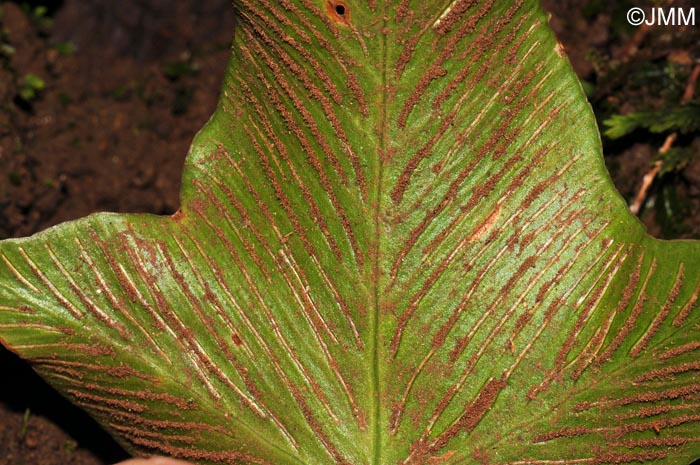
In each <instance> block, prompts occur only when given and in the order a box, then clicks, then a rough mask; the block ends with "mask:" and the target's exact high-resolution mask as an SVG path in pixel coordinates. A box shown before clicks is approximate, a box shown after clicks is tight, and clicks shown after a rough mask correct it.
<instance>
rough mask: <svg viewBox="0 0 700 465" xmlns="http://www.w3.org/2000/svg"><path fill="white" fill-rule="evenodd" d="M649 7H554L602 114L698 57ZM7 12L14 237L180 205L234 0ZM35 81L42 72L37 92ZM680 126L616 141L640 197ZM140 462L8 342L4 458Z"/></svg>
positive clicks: (656, 223)
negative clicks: (637, 20) (637, 15)
mask: <svg viewBox="0 0 700 465" xmlns="http://www.w3.org/2000/svg"><path fill="white" fill-rule="evenodd" d="M643 3H644V2H635V3H632V2H627V1H624V0H619V1H614V0H611V1H608V0H606V1H602V0H579V1H574V0H545V1H544V6H545V9H546V10H547V11H549V12H551V13H552V19H551V21H550V22H551V24H552V27H553V28H554V29H555V32H556V33H557V35H558V37H559V39H560V40H561V41H562V43H563V45H564V47H565V49H566V50H567V52H568V53H569V55H570V58H571V61H572V64H573V66H574V68H575V69H576V71H577V73H578V74H579V76H580V78H581V79H582V80H583V81H584V82H585V83H586V84H585V87H586V89H587V91H588V93H589V96H590V100H591V102H592V105H593V107H594V110H595V112H596V115H597V116H598V117H599V119H600V120H603V119H605V118H606V117H608V116H610V115H611V114H614V113H628V112H630V111H641V110H649V109H652V110H653V109H659V108H664V107H667V106H669V105H671V106H672V105H675V104H677V103H678V102H679V99H680V95H681V94H682V92H683V90H684V88H685V86H686V83H687V82H688V77H689V76H690V74H691V71H692V69H693V67H694V66H696V65H697V64H698V59H699V58H700V25H699V26H696V27H694V28H693V27H686V28H683V27H664V26H654V27H651V28H646V29H644V30H642V31H640V28H633V27H631V26H629V25H628V24H627V23H626V20H625V14H626V11H627V9H628V8H630V7H632V6H645V5H644V4H643ZM673 5H674V6H685V7H686V8H688V7H690V6H692V4H691V2H685V3H684V2H683V1H676V2H674V4H673ZM0 8H1V14H0V23H1V27H0V239H2V238H7V237H21V236H27V235H30V234H33V233H35V232H37V231H39V230H42V229H45V228H47V227H49V226H51V225H54V224H57V223H60V222H62V221H66V220H70V219H75V218H80V217H82V216H85V215H87V214H89V213H91V212H95V211H105V210H107V211H116V212H151V213H159V214H170V213H173V212H174V211H175V210H176V209H177V206H178V192H179V187H180V176H181V170H182V164H183V161H184V157H185V155H186V153H187V149H188V147H189V144H190V142H191V139H192V136H193V135H194V133H195V132H196V131H197V130H198V129H199V128H200V127H201V126H202V125H203V124H204V123H205V122H206V121H207V119H208V118H209V116H210V115H211V113H212V112H213V110H214V108H215V105H216V100H217V97H218V92H219V86H220V82H221V80H222V78H223V72H224V68H225V65H226V61H227V57H228V47H229V41H230V38H231V36H232V31H233V27H234V20H233V16H232V8H231V6H230V0H194V1H191V0H120V1H113V0H65V1H55V2H48V1H43V2H42V1H34V2H2V1H0ZM696 14H700V13H698V12H696ZM696 20H697V21H698V22H699V23H700V17H698V18H696ZM29 75H34V76H36V77H39V78H41V80H42V81H43V85H42V86H40V87H41V88H38V89H34V90H35V92H34V93H33V95H32V94H31V93H30V94H27V87H28V84H27V76H29ZM29 87H31V86H29ZM29 90H31V89H29ZM667 135H668V134H667V133H666V134H651V133H648V132H645V131H636V132H635V133H633V134H632V135H630V136H627V137H625V138H623V139H621V140H617V141H611V140H609V139H606V138H604V139H603V142H604V145H605V152H606V162H607V163H608V166H609V168H610V170H611V173H612V176H613V178H614V180H615V181H616V184H617V186H618V189H619V190H620V192H621V193H622V195H623V196H624V197H625V198H626V199H628V200H629V199H631V198H633V197H634V195H635V193H636V192H637V190H638V189H639V186H640V183H641V179H642V176H643V175H644V174H645V173H646V172H647V171H648V170H649V169H650V166H651V163H652V161H653V160H654V159H655V157H656V156H657V151H658V149H659V147H661V145H662V144H663V142H664V139H665V137H666V136H667ZM699 141H700V136H699V135H698V133H697V131H696V132H694V133H693V132H691V133H689V134H680V135H679V138H678V140H677V142H676V145H677V146H678V147H682V148H684V149H687V151H688V153H690V154H691V155H692V156H689V157H688V159H687V160H684V161H683V162H682V163H679V166H677V167H675V169H673V170H672V171H671V172H669V173H667V174H665V175H664V176H663V177H662V178H661V179H659V180H657V182H655V184H654V185H653V186H652V189H651V191H650V194H649V196H648V201H647V202H646V203H645V207H644V208H643V210H642V213H641V219H642V220H643V221H644V223H645V224H646V225H647V227H648V228H649V231H650V233H652V234H654V235H656V236H658V237H664V238H698V237H700V156H698V155H697V154H698V153H700V142H699ZM126 457H127V455H126V454H125V453H124V452H123V450H121V448H120V447H119V446H118V445H117V444H116V443H115V442H114V441H113V440H112V439H111V438H109V436H108V435H107V434H106V433H103V432H102V430H101V429H100V428H99V427H98V426H97V425H96V424H95V423H94V422H92V420H91V419H90V418H89V417H87V415H85V414H84V413H82V412H81V411H79V410H77V409H75V408H74V407H72V406H71V405H70V404H69V403H68V402H67V401H65V400H64V399H63V398H61V397H60V396H59V395H58V394H56V393H54V392H53V391H52V390H51V389H50V388H49V387H48V386H46V385H45V384H44V383H43V381H42V380H41V379H40V378H38V377H37V376H36V375H35V374H34V373H33V372H32V370H31V369H30V368H29V367H28V366H26V365H25V364H24V363H23V362H21V361H19V360H18V359H17V358H16V357H14V356H13V355H12V354H10V353H8V352H7V351H4V350H0V465H59V464H61V465H63V464H69V463H70V464H75V465H105V464H110V463H114V462H116V461H118V460H121V459H124V458H126Z"/></svg>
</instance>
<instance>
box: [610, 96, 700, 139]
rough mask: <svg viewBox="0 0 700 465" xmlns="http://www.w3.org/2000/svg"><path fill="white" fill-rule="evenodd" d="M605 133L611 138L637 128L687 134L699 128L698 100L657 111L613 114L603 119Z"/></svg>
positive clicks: (621, 135) (656, 131)
mask: <svg viewBox="0 0 700 465" xmlns="http://www.w3.org/2000/svg"><path fill="white" fill-rule="evenodd" d="M603 125H604V126H605V127H606V129H605V135H606V136H608V137H610V138H611V139H618V138H620V137H623V136H626V135H627V134H630V133H631V132H633V131H635V130H637V129H646V130H648V131H650V132H653V133H663V132H667V131H678V132H680V133H682V134H687V133H688V132H691V131H697V130H698V129H700V101H698V100H695V101H692V102H689V103H688V104H687V105H683V106H673V107H667V108H664V109H662V110H658V111H639V112H632V113H628V114H626V115H620V114H614V115H612V116H610V117H609V118H607V119H606V120H605V121H603Z"/></svg>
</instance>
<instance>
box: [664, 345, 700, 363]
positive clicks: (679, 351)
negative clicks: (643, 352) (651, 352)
mask: <svg viewBox="0 0 700 465" xmlns="http://www.w3.org/2000/svg"><path fill="white" fill-rule="evenodd" d="M698 349H700V342H689V343H687V344H683V345H682V346H678V347H674V348H672V349H668V350H667V351H666V352H663V353H662V354H661V355H659V358H660V359H661V360H667V359H669V358H673V357H678V356H679V355H683V354H685V353H688V352H691V351H693V350H698Z"/></svg>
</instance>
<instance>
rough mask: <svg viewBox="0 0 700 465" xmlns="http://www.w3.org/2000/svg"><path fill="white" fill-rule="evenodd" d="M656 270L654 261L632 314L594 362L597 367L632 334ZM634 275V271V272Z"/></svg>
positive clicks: (608, 358)
mask: <svg viewBox="0 0 700 465" xmlns="http://www.w3.org/2000/svg"><path fill="white" fill-rule="evenodd" d="M641 265H642V263H641V261H640V263H639V267H640V268H641ZM655 270H656V259H654V260H653V261H652V263H651V267H650V268H649V271H648V272H647V275H646V278H645V279H644V283H643V284H642V287H641V289H640V290H639V294H638V297H637V302H636V303H635V304H634V308H633V309H632V313H630V315H629V316H628V317H627V318H625V321H624V323H623V324H622V327H621V328H620V329H619V330H618V333H617V335H616V336H615V338H614V339H613V340H612V342H611V343H610V345H609V346H608V347H607V348H606V349H605V351H604V352H603V353H602V354H601V356H600V357H599V358H598V359H597V360H596V363H597V364H598V365H600V364H602V363H603V362H606V361H608V360H610V358H611V357H612V356H613V354H614V353H615V352H616V351H617V349H618V348H619V347H620V346H621V345H622V343H623V342H624V340H625V339H626V338H627V336H629V334H630V333H631V332H632V329H633V328H634V326H635V324H636V323H637V320H638V319H639V316H640V315H641V314H642V310H643V309H644V303H645V302H646V300H647V298H648V296H647V294H646V287H647V284H648V283H649V280H650V279H651V276H652V275H653V274H654V271H655ZM635 274H636V271H635ZM628 290H629V288H628V289H625V296H624V298H625V299H626V298H627V295H626V294H627V292H628Z"/></svg>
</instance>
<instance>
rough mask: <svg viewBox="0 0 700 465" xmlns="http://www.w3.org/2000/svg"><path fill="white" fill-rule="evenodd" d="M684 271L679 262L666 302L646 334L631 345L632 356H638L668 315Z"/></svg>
mask: <svg viewBox="0 0 700 465" xmlns="http://www.w3.org/2000/svg"><path fill="white" fill-rule="evenodd" d="M684 273H685V270H684V267H683V264H682V263H681V264H680V266H679V267H678V273H677V274H676V281H675V283H674V285H673V288H672V289H671V292H670V293H669V295H668V298H667V299H666V303H664V306H663V307H662V308H661V310H660V311H659V313H658V315H656V318H655V319H654V321H653V323H652V324H651V326H650V327H649V329H648V330H647V332H646V334H644V337H642V339H641V340H640V341H639V342H637V344H636V345H635V346H634V347H632V350H631V351H630V355H631V356H632V357H637V356H639V354H640V353H641V352H642V351H643V350H644V349H646V347H647V345H649V342H650V341H651V339H652V338H653V337H654V336H655V335H656V333H657V332H658V331H659V329H660V328H661V325H662V324H663V322H664V321H665V320H666V318H667V317H668V315H669V313H670V312H671V306H672V305H673V303H674V302H675V301H676V298H677V297H678V294H679V293H680V290H681V285H682V284H683V277H684Z"/></svg>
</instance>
